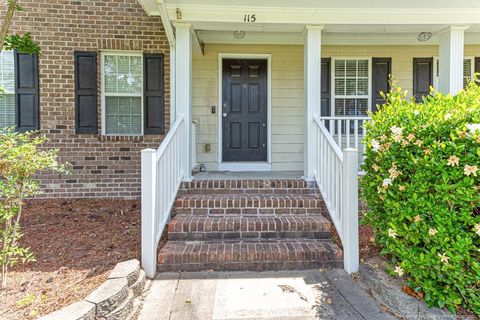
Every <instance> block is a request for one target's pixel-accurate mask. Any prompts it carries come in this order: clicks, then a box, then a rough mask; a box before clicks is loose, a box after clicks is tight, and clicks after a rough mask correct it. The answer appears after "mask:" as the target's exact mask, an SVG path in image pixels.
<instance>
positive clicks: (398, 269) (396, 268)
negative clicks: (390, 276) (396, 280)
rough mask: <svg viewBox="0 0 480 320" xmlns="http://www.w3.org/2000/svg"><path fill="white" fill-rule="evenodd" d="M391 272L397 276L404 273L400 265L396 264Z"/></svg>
mask: <svg viewBox="0 0 480 320" xmlns="http://www.w3.org/2000/svg"><path fill="white" fill-rule="evenodd" d="M393 272H395V273H396V274H398V276H399V277H401V276H403V274H404V273H405V271H403V269H402V267H400V266H396V267H395V270H393Z"/></svg>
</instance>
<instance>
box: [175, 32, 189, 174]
mask: <svg viewBox="0 0 480 320" xmlns="http://www.w3.org/2000/svg"><path fill="white" fill-rule="evenodd" d="M191 29H192V26H191V24H190V23H176V24H175V30H176V41H175V111H176V113H177V114H183V116H184V119H185V128H186V130H185V131H184V143H182V148H183V151H182V155H183V156H182V159H181V161H182V171H183V174H184V180H190V179H191V178H192V177H191V175H192V168H190V164H191V162H192V161H191V159H192V155H191V150H192V147H191V143H192V30H191ZM175 118H177V117H175Z"/></svg>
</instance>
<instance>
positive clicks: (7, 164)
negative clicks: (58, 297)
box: [0, 128, 67, 288]
mask: <svg viewBox="0 0 480 320" xmlns="http://www.w3.org/2000/svg"><path fill="white" fill-rule="evenodd" d="M46 141H47V138H46V137H44V136H39V135H37V133H36V132H33V131H32V132H27V133H19V132H14V130H13V128H8V129H1V130H0V265H1V266H2V269H1V274H2V288H6V286H7V271H8V268H9V267H11V266H13V265H15V264H16V263H18V262H19V261H20V262H27V261H33V260H34V258H33V255H32V253H31V252H30V250H29V248H23V247H21V246H20V245H19V243H18V241H19V240H20V238H21V237H22V233H21V228H20V224H21V223H20V222H21V216H22V204H23V200H24V199H25V198H28V197H32V196H34V195H36V194H38V193H39V183H38V181H37V180H35V178H34V176H35V174H37V173H39V172H40V171H43V170H54V171H57V172H67V170H66V167H65V166H64V165H61V164H59V163H58V162H57V158H58V150H55V149H51V150H41V149H40V147H41V146H42V145H43V144H44V143H45V142H46Z"/></svg>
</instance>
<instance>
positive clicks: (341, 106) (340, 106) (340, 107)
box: [335, 98, 345, 116]
mask: <svg viewBox="0 0 480 320" xmlns="http://www.w3.org/2000/svg"><path fill="white" fill-rule="evenodd" d="M335 115H336V116H344V115H345V99H341V98H337V99H335Z"/></svg>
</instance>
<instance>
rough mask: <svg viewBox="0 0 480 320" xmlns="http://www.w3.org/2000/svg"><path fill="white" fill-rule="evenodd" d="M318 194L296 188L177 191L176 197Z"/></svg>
mask: <svg viewBox="0 0 480 320" xmlns="http://www.w3.org/2000/svg"><path fill="white" fill-rule="evenodd" d="M317 193H318V192H317V191H316V190H315V189H309V188H298V189H280V188H276V189H213V188H212V189H180V190H178V195H187V194H240V195H242V194H245V195H258V194H266V195H284V194H293V195H301V194H305V195H309V194H310V195H312V194H317Z"/></svg>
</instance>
